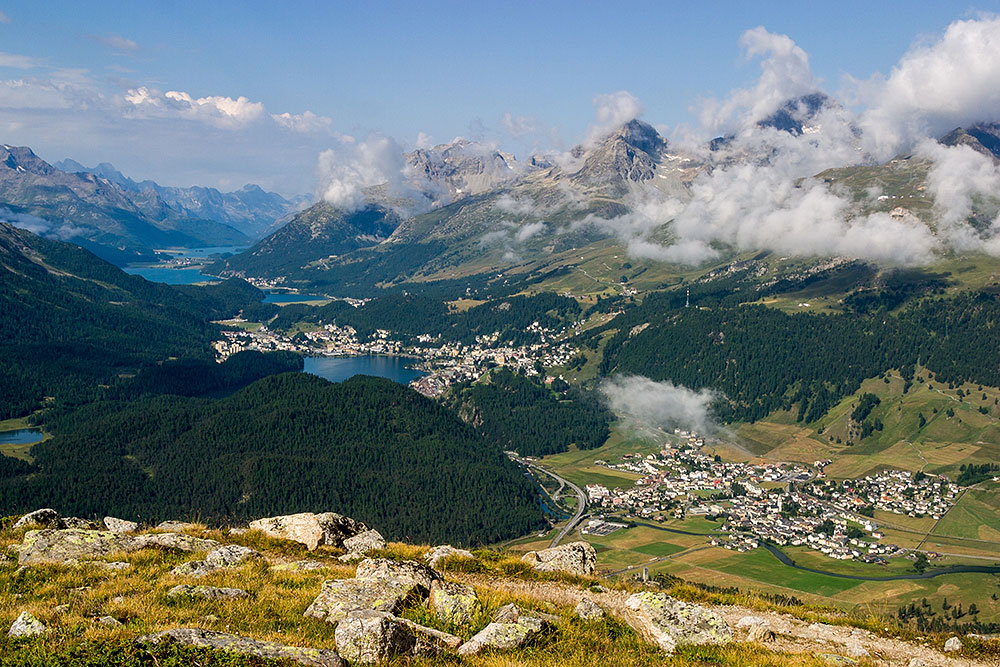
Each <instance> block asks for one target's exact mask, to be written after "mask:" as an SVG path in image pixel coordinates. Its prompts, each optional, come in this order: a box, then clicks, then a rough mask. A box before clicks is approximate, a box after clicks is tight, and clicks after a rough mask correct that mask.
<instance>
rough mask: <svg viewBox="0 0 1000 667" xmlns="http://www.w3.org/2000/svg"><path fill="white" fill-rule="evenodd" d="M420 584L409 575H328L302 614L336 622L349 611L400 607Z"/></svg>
mask: <svg viewBox="0 0 1000 667" xmlns="http://www.w3.org/2000/svg"><path fill="white" fill-rule="evenodd" d="M418 589H419V585H418V584H417V583H416V582H414V581H412V580H409V579H393V578H390V579H382V580H379V579H331V580H328V581H324V582H323V588H322V590H321V591H320V593H319V595H318V596H317V597H316V599H315V600H313V602H312V604H310V605H309V608H308V609H306V611H305V615H306V616H310V617H312V618H318V619H320V620H323V621H328V622H330V623H337V622H339V621H341V620H343V619H344V618H346V617H347V615H348V614H349V613H350V612H352V611H385V612H391V613H395V612H397V611H399V608H400V607H401V606H402V604H403V601H404V600H405V599H406V598H407V597H409V596H410V595H413V594H415V593H416V591H417V590H418Z"/></svg>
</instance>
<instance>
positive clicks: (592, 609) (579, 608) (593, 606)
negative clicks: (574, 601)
mask: <svg viewBox="0 0 1000 667" xmlns="http://www.w3.org/2000/svg"><path fill="white" fill-rule="evenodd" d="M573 613H574V614H576V615H577V616H579V617H580V618H582V619H583V620H585V621H598V620H600V619H602V618H604V610H603V609H602V608H601V606H600V605H599V604H597V603H596V602H594V601H593V600H589V599H587V598H584V599H583V600H580V604H578V605H576V607H575V608H574V609H573Z"/></svg>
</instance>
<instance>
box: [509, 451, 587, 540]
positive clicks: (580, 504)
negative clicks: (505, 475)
mask: <svg viewBox="0 0 1000 667" xmlns="http://www.w3.org/2000/svg"><path fill="white" fill-rule="evenodd" d="M517 462H518V463H520V464H521V465H523V466H527V467H528V468H532V469H534V470H537V471H538V472H540V473H544V474H546V475H548V476H549V477H551V478H553V479H554V480H556V481H557V482H559V484H560V487H559V489H560V491H561V490H562V488H563V486H568V487H569V488H571V489H573V490H574V491H575V492H576V498H577V500H576V513H575V514H574V515H573V517H572V518H571V519H570V520H569V523H567V524H566V525H565V526H563V528H562V530H560V531H559V533H558V534H557V535H556V536H555V537H554V538H552V542H551V543H549V548H552V547H554V546H557V545H558V544H559V542H560V541H562V539H563V538H564V537H566V535H568V534H569V533H570V531H572V530H573V529H574V528H576V525H577V524H578V523H580V519H582V518H583V513H584V512H585V511H586V510H587V494H586V493H584V492H583V490H582V489H581V488H580V487H579V486H577V485H576V484H574V483H573V482H571V481H569V480H568V479H564V478H563V477H560V476H559V475H557V474H555V473H554V472H552V471H551V470H546V469H545V468H542V467H540V466H536V465H535V464H534V463H531V462H530V461H525V460H524V459H517Z"/></svg>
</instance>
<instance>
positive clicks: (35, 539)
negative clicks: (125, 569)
mask: <svg viewBox="0 0 1000 667" xmlns="http://www.w3.org/2000/svg"><path fill="white" fill-rule="evenodd" d="M218 546H219V543H218V542H216V541H214V540H202V539H198V538H196V537H191V536H189V535H179V534H176V533H160V534H154V535H136V536H131V535H119V534H116V533H112V532H111V531H106V530H79V529H76V528H68V529H46V530H31V531H28V532H27V533H25V535H24V541H23V542H22V543H21V544H20V545H17V554H18V563H19V564H21V565H34V564H36V563H66V562H75V561H78V560H80V559H94V558H101V557H104V556H107V555H109V554H113V553H121V552H130V551H138V550H140V549H149V548H157V549H179V550H181V551H208V550H210V549H213V548H215V547H218Z"/></svg>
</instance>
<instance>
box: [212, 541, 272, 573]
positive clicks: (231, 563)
mask: <svg viewBox="0 0 1000 667" xmlns="http://www.w3.org/2000/svg"><path fill="white" fill-rule="evenodd" d="M262 558H264V555H263V554H262V553H260V552H259V551H257V550H256V549H251V548H250V547H243V546H239V545H238V544H227V545H226V546H224V547H219V548H218V549H214V550H212V551H210V552H208V555H207V556H205V562H206V563H208V564H209V565H210V566H212V567H215V568H229V567H237V566H238V565H241V564H243V563H246V562H248V561H254V560H260V559H262Z"/></svg>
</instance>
